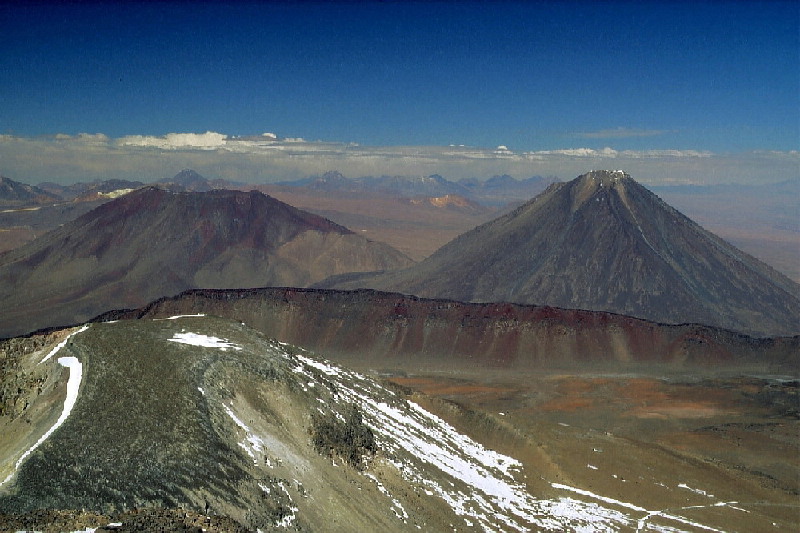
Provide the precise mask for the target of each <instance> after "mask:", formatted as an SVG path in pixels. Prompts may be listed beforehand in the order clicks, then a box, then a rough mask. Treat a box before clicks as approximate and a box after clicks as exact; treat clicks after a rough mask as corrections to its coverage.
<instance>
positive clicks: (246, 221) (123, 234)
mask: <svg viewBox="0 0 800 533" xmlns="http://www.w3.org/2000/svg"><path fill="white" fill-rule="evenodd" d="M410 264H411V261H410V260H409V259H408V258H407V257H405V256H404V255H403V254H402V253H400V252H398V251H397V250H395V249H393V248H391V247H389V246H387V245H385V244H382V243H376V242H371V241H368V240H367V239H365V238H364V237H362V236H360V235H356V234H354V233H353V232H351V231H350V230H348V229H347V228H345V227H343V226H339V225H337V224H335V223H333V222H331V221H329V220H327V219H325V218H322V217H320V216H317V215H313V214H311V213H307V212H304V211H301V210H299V209H296V208H294V207H292V206H289V205H287V204H285V203H283V202H280V201H278V200H276V199H274V198H271V197H269V196H266V195H264V194H262V193H260V192H255V191H253V192H248V193H245V192H238V191H222V190H218V191H211V192H206V193H172V192H168V191H165V190H162V189H157V188H153V187H148V188H144V189H141V190H138V191H134V192H132V193H130V194H128V195H125V196H123V197H120V198H118V199H116V200H112V201H110V202H108V203H106V204H103V205H102V206H100V207H98V208H96V209H95V210H93V211H91V212H89V213H86V214H85V215H83V216H81V217H79V218H78V219H76V220H74V221H72V222H70V223H68V224H65V225H64V226H62V227H61V228H58V229H56V230H54V231H52V232H50V233H48V234H46V235H43V236H42V237H40V238H38V239H36V240H35V241H33V242H31V243H29V244H28V245H25V246H23V247H20V248H17V249H15V250H12V251H10V252H9V253H7V254H4V255H3V256H0V301H3V303H4V306H5V307H4V310H3V311H4V312H3V315H2V316H0V336H5V335H18V334H21V333H26V332H28V331H32V330H34V329H37V328H42V327H49V326H57V325H61V324H69V323H74V322H78V321H81V320H86V319H87V318H90V317H92V316H95V315H97V314H98V313H100V312H102V311H105V310H107V309H110V308H118V307H132V306H139V305H143V304H145V303H147V302H148V301H151V300H153V299H155V298H158V297H161V296H165V295H169V294H175V293H177V292H180V291H183V290H186V289H189V288H195V287H208V288H222V287H263V286H270V285H278V286H287V285H288V286H301V287H302V286H307V285H308V284H311V283H314V282H316V281H319V280H321V279H324V278H326V277H328V276H331V275H334V274H342V273H345V272H363V271H373V270H386V269H393V268H399V267H405V266H408V265H410Z"/></svg>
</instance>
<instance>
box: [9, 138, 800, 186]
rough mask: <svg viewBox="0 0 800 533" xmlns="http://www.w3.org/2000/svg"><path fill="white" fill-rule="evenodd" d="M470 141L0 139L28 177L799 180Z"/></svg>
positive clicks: (718, 162)
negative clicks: (606, 173) (185, 172)
mask: <svg viewBox="0 0 800 533" xmlns="http://www.w3.org/2000/svg"><path fill="white" fill-rule="evenodd" d="M503 148H505V149H500V147H497V148H480V147H469V146H362V145H358V144H354V143H345V142H322V141H305V140H303V139H300V138H291V139H282V138H280V137H278V136H277V135H276V134H261V135H254V136H251V137H235V138H231V137H228V136H227V135H225V134H222V133H216V132H211V131H208V132H206V133H170V134H167V135H164V136H142V135H129V136H125V137H121V138H117V139H112V138H108V137H107V136H105V135H103V134H99V133H98V134H79V135H75V136H70V135H63V134H59V135H54V136H50V137H35V138H28V137H16V136H12V135H0V174H2V175H4V176H8V177H10V178H12V179H17V180H19V181H24V182H28V183H38V182H41V181H54V180H55V181H60V182H64V183H69V182H74V181H89V180H93V179H108V178H111V177H115V178H126V179H137V180H141V181H145V182H147V181H156V180H161V179H164V178H166V177H171V176H173V175H175V174H176V173H177V172H178V171H180V170H181V169H184V168H193V169H195V170H197V171H198V172H200V173H201V174H203V175H206V176H208V177H211V178H225V179H231V180H237V181H245V182H250V183H268V182H274V181H280V180H287V179H295V178H300V177H306V176H309V175H314V174H320V173H323V172H326V171H328V170H338V171H340V172H342V173H343V174H344V175H346V176H350V177H358V176H368V175H383V174H389V175H395V174H396V175H429V174H441V175H443V176H445V177H446V178H448V179H459V178H465V177H479V178H482V177H489V176H493V175H497V174H510V175H512V176H515V177H518V178H525V177H529V176H533V175H537V174H538V175H555V176H558V177H560V178H561V179H571V178H573V177H575V176H577V175H579V174H582V173H584V172H587V171H589V170H591V169H597V168H622V169H624V170H625V171H626V172H628V173H629V174H631V176H633V177H634V178H635V179H637V180H639V181H642V182H644V183H648V184H653V185H656V184H659V183H675V182H691V183H707V184H711V183H737V182H738V183H745V182H747V183H759V182H760V183H770V182H776V181H781V180H785V179H791V178H797V179H800V152H798V151H797V150H793V151H788V152H779V151H759V152H744V153H738V154H717V153H713V152H708V151H702V150H616V149H614V148H612V147H610V146H607V147H605V148H601V149H594V148H585V147H575V148H565V149H559V150H537V151H527V152H515V151H513V150H508V149H507V147H503Z"/></svg>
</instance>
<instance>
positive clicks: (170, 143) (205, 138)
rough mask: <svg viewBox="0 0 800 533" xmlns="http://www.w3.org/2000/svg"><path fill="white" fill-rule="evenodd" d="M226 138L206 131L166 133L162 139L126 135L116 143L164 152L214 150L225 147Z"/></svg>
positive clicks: (220, 134)
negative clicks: (157, 149)
mask: <svg viewBox="0 0 800 533" xmlns="http://www.w3.org/2000/svg"><path fill="white" fill-rule="evenodd" d="M227 138H228V136H227V135H224V134H222V133H216V132H213V131H207V132H205V133H168V134H166V135H165V136H163V137H153V136H145V135H128V136H126V137H121V138H120V139H118V140H117V143H118V144H119V145H121V146H142V147H152V148H161V149H164V150H176V149H181V148H193V149H198V150H214V149H217V148H221V147H223V146H225V143H226V141H227Z"/></svg>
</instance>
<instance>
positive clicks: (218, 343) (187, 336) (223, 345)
mask: <svg viewBox="0 0 800 533" xmlns="http://www.w3.org/2000/svg"><path fill="white" fill-rule="evenodd" d="M167 340H169V341H170V342H178V343H181V344H190V345H192V346H203V347H205V348H219V349H220V350H222V351H225V350H227V349H229V348H233V349H234V350H241V349H242V347H241V346H239V345H238V344H234V343H232V342H228V341H227V340H225V339H220V338H219V337H210V336H208V335H201V334H199V333H192V332H191V331H190V332H186V333H175V335H174V336H173V337H172V338H171V339H167Z"/></svg>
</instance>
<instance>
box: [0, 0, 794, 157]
mask: <svg viewBox="0 0 800 533" xmlns="http://www.w3.org/2000/svg"><path fill="white" fill-rule="evenodd" d="M799 27H800V8H798V6H797V5H796V4H795V3H793V2H759V3H755V2H706V3H704V2H678V1H671V2H666V1H665V2H643V3H640V2H547V3H539V2H435V3H428V2H422V3H415V2H412V3H392V2H388V3H365V2H344V3H338V2H332V3H321V2H283V3H260V2H228V3H224V4H220V3H216V2H204V3H187V2H180V3H169V2H156V3H129V2H128V3H119V2H118V3H111V2H105V3H104V2H98V3H91V4H89V5H84V4H75V3H72V4H60V3H55V4H48V3H46V2H45V3H42V2H37V3H34V4H33V5H30V6H29V5H26V4H24V3H15V2H11V3H0V50H3V52H2V54H0V73H2V76H0V102H2V105H0V135H5V136H6V139H8V138H11V137H13V138H27V139H32V138H36V137H37V136H47V135H51V136H52V135H56V134H66V135H71V136H75V135H78V134H80V133H92V134H94V133H101V134H104V135H106V136H108V137H109V138H112V139H117V138H121V137H124V136H129V135H144V136H165V135H167V134H170V133H190V132H194V133H203V132H206V131H212V132H220V133H223V134H225V135H229V136H233V135H253V134H260V133H263V132H275V133H276V134H277V135H279V136H280V137H302V138H304V139H306V140H313V141H316V140H322V141H330V142H338V143H358V144H360V145H363V146H447V145H450V144H455V145H461V144H464V145H467V146H475V147H484V148H495V147H497V146H498V145H504V146H507V147H508V148H509V149H510V150H512V151H516V152H524V151H531V152H538V151H553V150H570V149H578V148H585V149H590V150H601V149H603V148H606V147H610V148H612V149H614V150H617V151H626V150H627V151H648V150H650V151H652V150H677V151H708V152H713V153H714V154H741V153H747V152H752V151H780V152H791V151H796V150H798V148H800V96H799V95H800V42H799V39H798V35H799V34H800V32H799V31H798V28H799ZM4 154H5V155H4ZM8 154H9V152H8V151H7V150H6V151H3V150H0V173H2V172H3V171H4V169H3V162H4V159H3V157H5V159H6V160H8V159H9V155H8ZM12 159H13V158H12ZM11 163H14V161H11ZM11 166H12V168H13V169H17V167H15V166H13V164H12V165H11ZM782 168H783V167H782ZM789 168H791V165H789ZM533 170H535V169H532V172H533ZM5 172H6V173H7V172H8V171H7V170H6V171H5Z"/></svg>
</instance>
